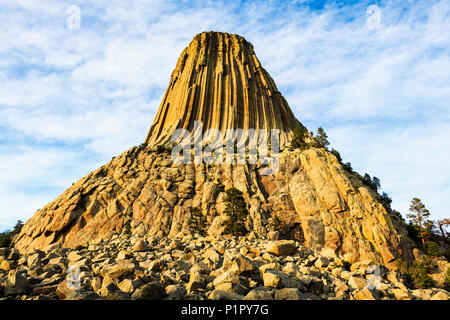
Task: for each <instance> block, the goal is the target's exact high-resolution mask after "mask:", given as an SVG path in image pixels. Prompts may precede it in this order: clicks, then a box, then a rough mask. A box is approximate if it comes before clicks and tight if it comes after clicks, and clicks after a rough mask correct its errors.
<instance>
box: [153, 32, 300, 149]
mask: <svg viewBox="0 0 450 320" xmlns="http://www.w3.org/2000/svg"><path fill="white" fill-rule="evenodd" d="M194 121H201V122H202V124H203V129H204V130H206V129H218V130H220V132H222V133H223V134H225V133H226V130H227V129H243V130H246V129H254V130H256V131H258V130H259V129H280V131H281V135H280V144H281V147H282V148H283V147H285V146H286V144H287V143H288V141H289V138H290V137H291V135H292V132H293V131H294V129H295V128H297V127H299V126H301V124H300V123H299V122H298V120H297V119H296V118H295V117H294V115H293V113H292V111H291V109H290V108H289V105H288V103H287V102H286V100H285V99H284V98H283V96H282V95H281V93H280V92H279V91H278V89H277V86H276V85H275V82H274V81H273V79H272V78H271V77H270V75H269V74H268V73H267V71H266V70H265V69H264V68H263V67H262V66H261V63H260V62H259V60H258V58H257V57H256V55H255V52H254V51H253V46H252V44H250V43H249V42H247V41H246V40H245V39H244V38H242V37H240V36H238V35H229V34H227V33H218V32H205V33H201V34H198V35H197V36H196V37H195V38H194V40H193V41H192V42H191V43H190V44H189V46H188V47H187V48H186V49H184V50H183V52H182V53H181V56H180V58H179V59H178V62H177V66H176V68H175V70H174V71H173V72H172V76H171V78H170V83H169V87H168V88H167V90H166V93H165V94H164V97H163V100H162V102H161V105H160V107H159V110H158V113H157V115H156V118H155V121H154V123H153V125H152V126H151V128H150V132H149V133H148V136H147V139H146V143H148V144H152V145H159V144H164V143H167V142H169V141H170V138H171V135H172V133H173V131H174V130H175V129H180V128H181V129H187V130H188V131H190V132H191V131H192V130H193V129H194Z"/></svg>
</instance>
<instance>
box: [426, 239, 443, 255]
mask: <svg viewBox="0 0 450 320" xmlns="http://www.w3.org/2000/svg"><path fill="white" fill-rule="evenodd" d="M427 254H428V255H430V256H433V257H439V256H440V255H441V250H440V249H439V245H438V244H437V243H436V242H433V241H430V242H428V244H427Z"/></svg>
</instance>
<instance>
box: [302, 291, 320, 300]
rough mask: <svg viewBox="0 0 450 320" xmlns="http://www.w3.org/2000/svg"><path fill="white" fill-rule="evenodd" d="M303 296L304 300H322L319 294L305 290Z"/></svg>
mask: <svg viewBox="0 0 450 320" xmlns="http://www.w3.org/2000/svg"><path fill="white" fill-rule="evenodd" d="M303 297H305V299H306V300H322V299H320V297H319V296H317V295H315V294H314V293H311V292H305V293H304V294H303Z"/></svg>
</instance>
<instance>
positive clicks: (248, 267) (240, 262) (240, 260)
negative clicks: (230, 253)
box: [230, 255, 257, 275]
mask: <svg viewBox="0 0 450 320" xmlns="http://www.w3.org/2000/svg"><path fill="white" fill-rule="evenodd" d="M230 270H231V271H232V272H234V273H236V274H237V275H241V274H249V273H252V272H255V271H257V268H256V267H255V265H254V264H253V262H252V261H251V260H250V259H248V258H246V257H245V256H243V255H238V256H237V257H236V258H234V259H233V263H232V265H231V269H230Z"/></svg>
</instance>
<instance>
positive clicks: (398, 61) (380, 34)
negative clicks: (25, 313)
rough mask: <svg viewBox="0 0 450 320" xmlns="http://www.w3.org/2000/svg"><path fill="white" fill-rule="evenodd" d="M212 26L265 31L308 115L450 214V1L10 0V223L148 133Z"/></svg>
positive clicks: (2, 189) (286, 83)
mask: <svg viewBox="0 0 450 320" xmlns="http://www.w3.org/2000/svg"><path fill="white" fill-rule="evenodd" d="M70 5H75V6H77V7H78V8H80V16H81V24H80V29H71V28H68V23H67V20H68V19H69V18H70V13H68V11H67V9H68V8H69V6H70ZM371 5H377V6H378V7H377V8H379V13H380V15H379V17H380V19H379V20H373V19H374V17H375V16H374V12H373V11H370V10H369V11H368V8H369V7H370V6H371ZM375 18H376V17H375ZM370 21H372V23H369V22H370ZM373 21H375V22H377V23H376V25H374V24H373ZM209 30H215V31H225V32H229V33H237V34H240V35H242V36H244V37H245V38H246V39H247V40H248V41H250V42H252V43H253V45H254V47H255V51H256V54H257V55H258V57H259V58H260V60H261V62H262V64H263V65H264V67H265V68H266V69H267V70H268V72H269V73H270V74H271V75H272V77H273V78H274V80H275V81H276V83H277V85H278V87H279V90H280V91H281V92H282V93H283V95H284V96H285V97H286V99H287V100H288V102H289V104H290V106H291V108H292V110H293V111H294V113H295V115H296V117H297V118H298V119H299V120H300V121H301V122H302V123H303V124H304V125H306V126H307V127H308V128H309V129H310V130H311V131H315V130H316V129H317V127H319V126H322V127H324V128H325V130H326V132H327V133H328V136H329V140H330V142H331V143H332V147H334V148H335V149H337V150H339V151H340V152H341V155H342V157H343V158H344V161H350V162H351V163H352V164H353V167H354V169H356V170H357V171H358V172H360V173H365V172H367V173H369V174H371V175H375V176H377V177H378V178H380V179H381V183H382V187H383V191H385V192H387V193H388V194H389V195H390V196H391V197H392V198H393V200H394V201H393V207H394V208H395V209H397V210H399V211H400V212H401V213H402V214H403V215H405V214H406V213H407V211H408V207H409V203H410V201H411V199H412V198H413V197H419V198H421V199H422V200H423V202H424V203H425V205H426V206H427V207H428V208H429V210H430V211H431V213H432V218H433V219H441V218H444V217H449V205H448V203H447V199H446V196H448V195H449V194H450V183H449V180H450V165H449V164H448V163H449V161H448V159H449V158H450V126H449V125H448V124H449V120H450V105H449V102H450V85H449V84H450V35H449V32H448V31H449V30H450V2H449V1H307V0H294V1H242V2H239V1H162V0H161V1H159V0H153V1H132V2H131V1H95V3H94V2H93V1H56V0H45V1H44V0H34V1H25V0H2V5H1V8H0V208H1V210H0V230H4V229H6V228H9V227H11V226H12V225H14V223H15V221H16V220H18V219H22V220H26V219H28V218H29V217H31V216H32V215H33V213H34V212H35V211H36V210H38V209H39V208H41V207H43V206H44V205H45V204H46V203H48V202H50V201H51V200H53V199H54V198H55V197H56V196H58V195H59V194H60V193H61V192H62V191H64V190H65V189H66V188H68V187H70V185H71V184H72V183H73V182H75V181H76V180H78V179H79V178H81V177H83V176H84V175H86V174H87V173H89V172H91V171H93V170H95V169H96V168H97V167H99V166H100V165H103V164H104V163H106V162H108V161H109V160H110V159H111V158H112V157H113V156H117V155H119V154H120V153H122V152H123V151H125V150H127V149H128V148H130V147H132V146H134V145H139V144H140V143H142V142H143V140H144V139H145V136H146V133H147V130H148V128H149V126H150V125H151V123H152V121H153V118H154V116H155V113H156V111H157V108H158V106H159V102H160V100H161V98H162V95H163V93H164V90H165V89H166V86H167V84H168V81H169V77H170V74H171V71H172V69H173V68H174V67H175V64H176V61H177V58H178V56H179V54H180V53H181V51H182V49H183V48H184V47H186V46H187V45H188V43H189V42H190V40H191V39H192V38H193V37H194V35H195V34H197V33H199V32H202V31H209Z"/></svg>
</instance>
